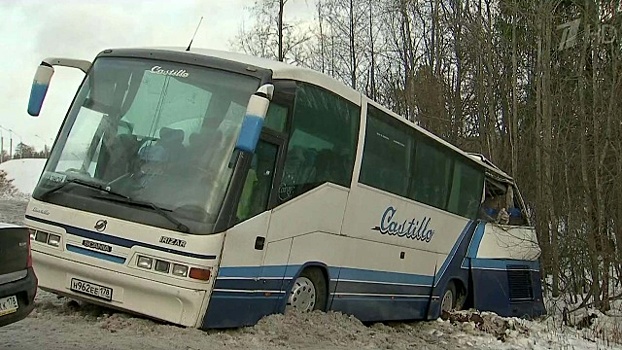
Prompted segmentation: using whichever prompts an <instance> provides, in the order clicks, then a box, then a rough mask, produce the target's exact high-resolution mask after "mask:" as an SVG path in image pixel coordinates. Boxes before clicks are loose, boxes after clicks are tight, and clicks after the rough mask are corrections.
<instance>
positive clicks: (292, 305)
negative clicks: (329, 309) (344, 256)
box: [285, 267, 327, 312]
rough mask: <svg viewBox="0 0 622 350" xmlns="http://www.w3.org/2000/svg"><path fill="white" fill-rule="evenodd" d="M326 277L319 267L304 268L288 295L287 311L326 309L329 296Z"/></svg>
mask: <svg viewBox="0 0 622 350" xmlns="http://www.w3.org/2000/svg"><path fill="white" fill-rule="evenodd" d="M326 291H327V288H326V278H325V277H324V273H322V270H320V269H319V268H317V267H309V268H306V269H304V270H303V271H302V272H301V273H300V276H298V278H296V280H295V281H294V284H293V285H292V289H291V290H290V292H289V295H288V297H287V306H286V308H285V311H286V312H287V311H292V310H297V311H302V312H309V311H314V310H321V311H324V310H325V309H326V298H327V295H326V294H327V293H326Z"/></svg>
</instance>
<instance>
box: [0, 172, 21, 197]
mask: <svg viewBox="0 0 622 350" xmlns="http://www.w3.org/2000/svg"><path fill="white" fill-rule="evenodd" d="M7 175H8V174H7V173H6V171H4V170H0V197H2V196H12V195H14V194H15V193H16V192H17V189H16V188H15V186H14V185H13V179H9V178H8V177H7Z"/></svg>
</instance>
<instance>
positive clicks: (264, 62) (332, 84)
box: [146, 47, 514, 183]
mask: <svg viewBox="0 0 622 350" xmlns="http://www.w3.org/2000/svg"><path fill="white" fill-rule="evenodd" d="M146 49H152V50H166V51H175V52H179V53H184V54H188V53H191V54H195V55H196V54H199V55H204V56H210V57H216V58H221V59H225V60H231V61H237V62H242V63H244V64H248V65H251V66H255V67H258V68H264V69H270V70H271V71H272V76H273V78H274V79H291V80H297V81H302V82H306V83H310V84H314V85H318V86H322V87H325V88H327V89H329V90H331V91H333V92H335V93H336V94H339V95H341V96H342V97H344V98H347V99H348V100H350V101H352V102H354V103H356V104H357V105H360V104H361V101H362V97H363V96H364V94H362V93H361V92H359V91H356V90H354V89H352V88H351V87H349V86H347V85H346V84H344V83H342V82H340V81H339V80H337V79H335V78H333V77H331V76H329V75H327V74H324V73H321V72H318V71H316V70H313V69H310V68H305V67H299V66H294V65H291V64H288V63H284V62H279V61H275V60H271V59H267V58H260V57H255V56H251V55H247V54H242V53H237V52H230V51H221V50H212V49H204V48H196V49H195V48H193V49H191V50H190V51H186V48H184V47H147V48H146ZM391 115H392V116H393V117H395V118H396V119H400V120H402V121H404V122H406V124H408V125H409V126H411V127H413V128H415V129H416V130H417V131H419V132H421V133H422V134H424V135H426V136H428V137H429V138H431V139H433V140H434V141H436V142H439V143H440V144H442V145H444V146H446V147H448V148H450V149H452V150H453V151H454V152H457V153H459V154H461V155H462V156H464V157H465V158H467V159H469V160H471V161H473V162H475V163H477V164H478V165H480V166H482V167H484V168H485V169H486V170H488V171H489V172H492V173H494V174H496V175H497V176H500V177H502V178H505V179H506V180H508V181H510V182H512V183H513V182H514V180H513V178H512V177H511V176H510V175H508V174H507V173H505V172H504V171H502V170H501V169H499V168H498V167H497V166H495V165H494V164H493V163H492V162H490V161H489V160H488V159H486V158H485V157H484V156H483V155H480V154H476V153H469V152H466V151H463V150H462V149H460V148H458V147H456V146H454V145H453V144H451V143H449V142H447V141H445V140H443V139H442V138H440V137H438V136H436V135H435V134H433V133H431V132H430V131H428V130H426V129H424V128H422V127H420V126H419V125H417V124H415V123H413V122H411V121H409V120H408V119H406V118H403V117H402V118H398V117H397V116H398V114H396V113H391Z"/></svg>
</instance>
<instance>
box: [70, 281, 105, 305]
mask: <svg viewBox="0 0 622 350" xmlns="http://www.w3.org/2000/svg"><path fill="white" fill-rule="evenodd" d="M71 290H72V291H74V292H78V293H82V294H87V295H90V296H93V297H96V298H99V299H104V300H107V301H112V288H108V287H104V286H100V285H99V284H95V283H91V282H87V281H82V280H79V279H77V278H72V279H71Z"/></svg>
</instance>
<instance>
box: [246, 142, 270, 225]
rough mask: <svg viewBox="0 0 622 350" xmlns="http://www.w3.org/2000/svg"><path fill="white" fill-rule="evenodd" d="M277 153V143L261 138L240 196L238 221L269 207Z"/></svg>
mask: <svg viewBox="0 0 622 350" xmlns="http://www.w3.org/2000/svg"><path fill="white" fill-rule="evenodd" d="M277 154H278V147H277V146H276V145H274V144H271V143H267V142H265V141H262V140H259V143H258V144H257V148H256V150H255V154H254V155H253V160H252V161H251V167H250V169H249V171H248V174H247V175H246V181H245V183H244V188H243V189H242V195H241V196H240V202H239V204H238V210H237V217H238V222H241V221H244V220H246V219H248V218H251V217H253V216H255V215H257V214H260V213H262V212H264V211H265V210H266V209H267V208H268V199H269V197H270V191H271V189H272V180H273V178H274V169H275V166H276V156H277Z"/></svg>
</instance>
